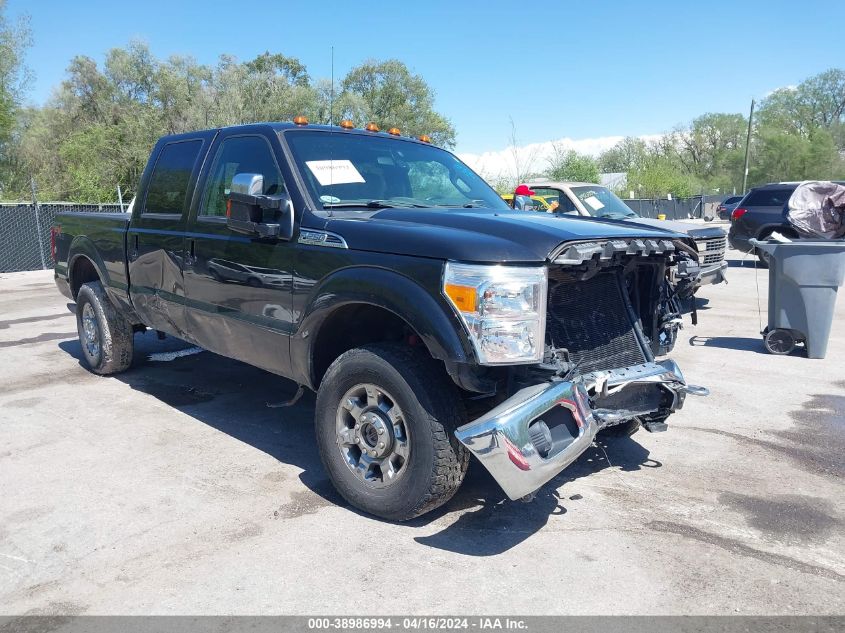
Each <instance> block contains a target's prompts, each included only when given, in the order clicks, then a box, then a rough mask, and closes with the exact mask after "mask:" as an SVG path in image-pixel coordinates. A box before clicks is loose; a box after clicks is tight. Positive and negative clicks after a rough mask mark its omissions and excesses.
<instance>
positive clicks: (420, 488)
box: [316, 344, 469, 521]
mask: <svg viewBox="0 0 845 633" xmlns="http://www.w3.org/2000/svg"><path fill="white" fill-rule="evenodd" d="M463 422H464V411H463V406H462V403H461V401H460V398H459V397H458V394H457V391H456V389H455V387H454V386H453V385H452V384H451V381H449V380H448V378H447V377H446V376H445V374H444V372H443V369H442V368H441V367H439V366H438V364H437V362H436V361H434V360H433V359H431V358H430V357H429V356H428V355H427V354H424V353H422V352H420V351H417V350H414V349H411V348H406V347H403V346H399V345H389V344H379V345H370V346H367V347H362V348H358V349H353V350H350V351H348V352H346V353H344V354H342V355H341V356H340V357H339V358H338V359H337V360H335V361H334V363H332V365H331V366H330V367H329V369H328V371H327V372H326V375H325V377H324V378H323V380H322V382H321V384H320V388H319V390H318V392H317V407H316V431H317V445H318V447H319V449H320V458H321V459H322V461H323V465H324V466H325V468H326V470H327V471H328V474H329V477H330V478H331V480H332V483H333V484H334V486H335V488H337V490H338V492H339V493H340V494H341V495H342V496H343V498H344V499H346V500H347V501H348V502H349V503H350V504H352V505H353V506H355V507H356V508H360V509H361V510H363V511H365V512H368V513H370V514H373V515H376V516H379V517H382V518H385V519H389V520H393V521H405V520H408V519H412V518H414V517H416V516H419V515H421V514H424V513H426V512H429V511H431V510H433V509H435V508H437V507H438V506H440V505H442V504H444V503H446V501H448V500H449V499H450V498H451V497H452V495H454V494H455V492H456V491H457V489H458V487H459V486H460V485H461V482H462V481H463V479H464V475H465V474H466V469H467V465H468V463H469V454H468V452H467V451H466V449H465V448H464V447H463V446H462V445H461V444H460V442H458V440H457V439H456V438H455V436H454V434H453V431H454V430H455V429H456V428H457V427H458V426H460V425H461V424H463Z"/></svg>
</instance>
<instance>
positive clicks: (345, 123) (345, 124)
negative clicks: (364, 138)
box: [340, 119, 355, 130]
mask: <svg viewBox="0 0 845 633" xmlns="http://www.w3.org/2000/svg"><path fill="white" fill-rule="evenodd" d="M340 127H342V128H343V129H344V130H351V129H353V128H354V127H355V124H354V123H353V122H352V121H350V120H349V119H344V120H343V121H341V122H340Z"/></svg>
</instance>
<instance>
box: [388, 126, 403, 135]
mask: <svg viewBox="0 0 845 633" xmlns="http://www.w3.org/2000/svg"><path fill="white" fill-rule="evenodd" d="M387 133H388V134H390V135H391V136H399V135H400V134H402V132H401V131H400V130H399V128H398V127H392V128H390V129H389V130H388V131H387Z"/></svg>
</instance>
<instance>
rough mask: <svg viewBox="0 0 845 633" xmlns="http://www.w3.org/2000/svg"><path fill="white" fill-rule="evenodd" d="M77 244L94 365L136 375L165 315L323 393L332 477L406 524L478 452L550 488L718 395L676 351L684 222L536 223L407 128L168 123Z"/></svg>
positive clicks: (189, 336) (207, 340)
mask: <svg viewBox="0 0 845 633" xmlns="http://www.w3.org/2000/svg"><path fill="white" fill-rule="evenodd" d="M371 127H372V126H371ZM53 237H54V243H55V253H54V257H55V261H56V267H55V278H56V283H57V285H58V287H59V289H60V290H61V291H62V292H63V293H64V294H65V295H66V296H68V297H70V298H72V299H73V300H75V301H76V314H77V325H78V329H79V336H80V341H81V343H82V349H83V354H84V358H85V361H86V363H87V364H88V366H89V367H90V369H91V370H92V371H94V372H95V373H98V374H111V373H116V372H120V371H123V370H126V369H128V368H129V367H130V365H131V364H132V357H133V334H134V333H135V332H139V331H143V330H144V329H146V328H152V329H155V330H157V331H159V332H163V333H166V334H169V335H173V336H175V337H178V338H180V339H184V340H186V341H190V342H192V343H194V344H196V345H198V346H201V347H203V348H205V349H207V350H210V351H212V352H215V353H217V354H222V355H224V356H227V357H231V358H236V359H239V360H241V361H244V362H246V363H250V364H252V365H255V366H257V367H261V368H263V369H265V370H267V371H270V372H273V373H275V374H278V375H280V376H284V377H286V378H289V379H291V380H293V381H295V382H296V383H298V384H299V385H300V386H301V387H302V388H307V389H311V390H314V391H316V392H317V404H316V411H315V418H316V422H315V426H316V439H317V444H318V447H319V451H320V455H321V458H322V461H323V464H324V465H325V468H326V471H327V472H328V474H329V476H330V477H331V480H332V481H333V483H334V485H335V486H336V487H337V489H338V491H339V492H340V493H341V494H342V495H343V496H344V497H345V498H346V499H347V500H348V501H349V502H350V503H351V504H352V505H354V506H357V507H358V508H361V509H363V510H365V511H367V512H369V513H372V514H374V515H378V516H381V517H385V518H388V519H393V520H404V519H409V518H411V517H414V516H418V515H420V514H422V513H424V512H428V511H430V510H432V509H433V508H436V507H437V506H439V505H441V504H442V503H444V502H445V501H446V500H448V499H449V498H450V497H451V496H452V495H453V494H454V492H455V491H456V490H457V488H458V486H459V485H460V484H461V481H462V480H463V477H464V474H465V472H466V469H467V464H468V460H469V457H470V455H471V454H472V455H475V456H476V457H477V458H478V459H479V460H480V461H481V462H482V464H483V465H484V466H485V467H486V468H487V469H488V470H489V471H490V472H491V473H492V475H493V477H494V478H495V479H496V480H497V481H498V483H499V484H500V485H501V486H502V488H503V489H504V491H505V492H506V493H507V495H508V496H509V497H510V498H512V499H521V498H525V499H530V498H531V497H532V496H533V494H534V493H535V492H536V490H537V489H538V488H539V487H540V486H542V485H543V484H544V483H546V482H547V481H549V480H550V479H551V478H553V477H554V476H555V475H556V474H557V473H559V472H560V471H561V470H562V469H564V468H565V467H566V466H567V465H569V464H570V463H572V462H573V461H574V460H575V459H576V458H577V457H578V456H579V455H580V454H581V453H582V452H583V451H584V450H585V449H586V448H587V447H588V446H589V445H590V444H591V443H592V441H593V438H594V436H595V435H596V433H597V432H599V431H600V430H603V429H605V428H607V431H608V432H613V431H616V432H623V433H631V432H633V431H634V430H636V429H637V428H638V427H639V426H640V425H642V426H643V427H645V428H646V429H647V430H650V431H656V430H664V429H665V428H666V422H665V421H666V419H667V417H668V416H669V415H670V414H671V413H672V412H673V411H675V410H677V409H678V408H680V407H681V406H682V404H683V402H684V397H685V396H686V394H687V393H693V394H702V393H705V392H706V390H705V389H703V388H701V387H694V386H692V385H687V384H686V382H685V380H684V377H683V375H682V374H681V371H680V370H679V369H678V367H677V366H676V364H675V363H674V362H672V361H671V360H663V361H660V362H657V361H656V360H655V351H656V350H657V349H658V347H659V344H658V342H657V337H658V334H659V328H660V324H659V309H658V304H659V302H660V288H661V282H662V280H663V279H664V277H665V272H666V267H667V266H672V265H674V263H675V262H676V256H677V255H678V251H677V250H676V247H677V246H678V244H679V242H678V240H679V239H680V238H682V237H683V236H680V235H678V234H675V233H671V232H667V231H663V230H660V229H656V228H649V227H638V226H636V225H632V224H625V223H621V222H613V221H602V220H594V219H575V218H573V219H571V220H569V219H560V218H552V217H543V216H541V215H539V214H538V216H537V217H530V218H526V217H525V214H524V213H520V212H514V211H513V210H511V209H510V208H509V207H508V206H507V204H506V203H505V202H504V201H503V200H502V199H501V198H500V197H499V196H498V195H497V194H496V192H495V191H493V190H492V189H491V188H490V187H489V186H488V185H487V184H486V183H485V182H484V181H483V180H482V179H481V178H480V177H478V176H477V175H476V174H475V173H474V172H472V170H470V169H469V168H468V167H467V166H466V165H464V164H463V163H461V161H460V160H458V159H457V158H456V157H455V156H454V155H453V154H451V153H449V152H447V151H444V150H442V149H439V148H437V147H435V146H433V145H431V144H430V143H429V142H428V141H427V139H426V138H425V137H420V139H411V138H405V137H401V136H399V133H398V131H397V130H395V129H394V130H391V133H383V132H379V131H376V130H355V129H349V125H348V124H347V125H346V127H343V126H341V127H337V126H334V127H328V126H314V125H308V124H307V122H304V121H301V120H300V121H299V123H298V124H290V123H287V124H283V123H273V124H256V125H248V126H239V127H231V128H225V129H219V130H209V131H202V132H196V133H190V134H182V135H178V136H169V137H165V138H162V139H161V140H160V141H159V142H158V143H157V144H156V146H155V148H154V149H153V152H152V155H151V157H150V160H149V163H148V165H147V167H146V169H145V171H144V173H143V176H142V179H141V182H140V185H139V190H138V195H137V197H136V201H135V203H134V204H133V208H132V211H131V213H127V214H121V215H102V214H85V213H78V214H75V213H68V214H63V215H60V216H58V217H57V220H56V224H55V226H54V227H53Z"/></svg>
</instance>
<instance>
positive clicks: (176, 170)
mask: <svg viewBox="0 0 845 633" xmlns="http://www.w3.org/2000/svg"><path fill="white" fill-rule="evenodd" d="M201 148H202V140H200V139H197V140H189V141H176V142H173V143H168V144H167V145H165V146H164V147H163V148H162V150H161V153H160V154H159V156H158V160H157V161H156V165H155V168H154V169H153V173H152V176H150V184H149V185H148V186H147V199H146V202H145V204H144V213H168V214H177V215H182V211H183V210H184V208H185V201H186V198H187V195H188V185H189V184H190V182H191V174H193V171H194V166H195V165H196V162H197V157H198V156H199V152H200V149H201Z"/></svg>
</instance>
